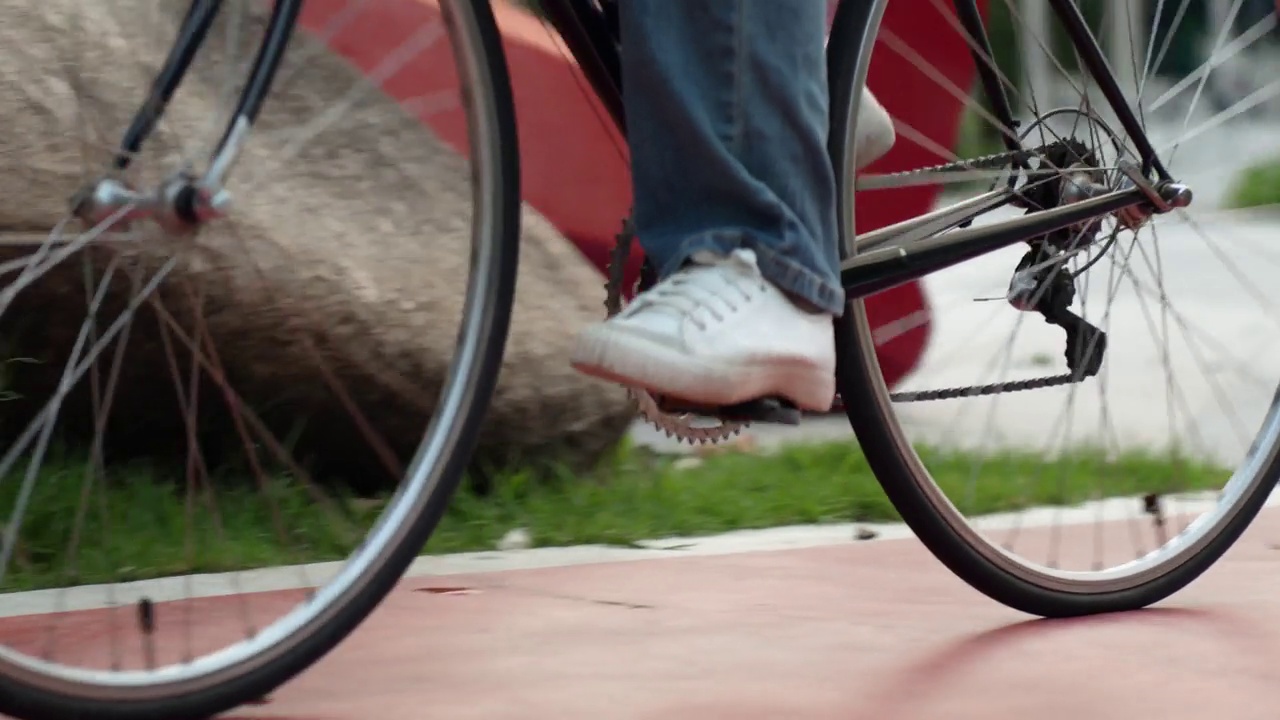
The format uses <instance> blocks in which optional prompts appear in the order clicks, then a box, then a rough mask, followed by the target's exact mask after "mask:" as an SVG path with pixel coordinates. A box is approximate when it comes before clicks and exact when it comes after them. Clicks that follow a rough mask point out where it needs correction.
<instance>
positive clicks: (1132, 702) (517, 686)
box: [0, 510, 1280, 720]
mask: <svg viewBox="0 0 1280 720" xmlns="http://www.w3.org/2000/svg"><path fill="white" fill-rule="evenodd" d="M1134 530H1135V528H1134V527H1133V526H1132V524H1130V523H1124V522H1116V523H1100V524H1094V523H1087V524H1081V525H1069V524H1068V525H1064V526H1058V527H1055V528H1054V529H1049V528H1039V527H1026V528H1023V529H1022V530H1021V531H1020V532H1019V534H1018V539H1017V541H1016V544H1015V549H1016V550H1018V551H1020V552H1023V553H1026V554H1027V555H1028V556H1029V557H1032V558H1042V557H1049V553H1053V556H1054V557H1061V558H1062V562H1063V566H1064V567H1067V568H1084V567H1089V566H1090V564H1091V563H1093V562H1095V561H1101V562H1105V563H1107V564H1112V563H1114V562H1120V561H1124V560H1127V559H1131V558H1132V556H1133V555H1132V554H1133V552H1134V551H1135V550H1136V549H1137V546H1135V538H1134V537H1133V535H1132V533H1133V532H1134ZM1099 531H1101V532H1102V533H1103V534H1102V535H1101V536H1100V535H1099V534H1098V533H1099ZM1277 533H1280V515H1278V514H1277V512H1276V511H1275V510H1265V511H1263V513H1262V515H1260V516H1259V518H1258V520H1257V522H1256V523H1255V525H1254V527H1252V528H1250V529H1249V531H1248V532H1247V533H1246V534H1245V535H1244V537H1243V538H1242V539H1241V540H1240V542H1239V543H1238V544H1237V545H1236V546H1235V547H1234V548H1233V549H1232V551H1231V552H1230V553H1229V554H1228V555H1227V556H1226V558H1225V559H1224V560H1223V561H1222V562H1221V563H1219V565H1218V566H1217V567H1215V568H1214V570H1213V571H1212V572H1210V573H1208V574H1206V575H1205V576H1204V577H1203V578H1201V579H1200V580H1197V581H1196V582H1195V583H1194V584H1193V585H1192V586H1191V587H1190V588H1189V589H1188V590H1186V591H1184V592H1182V593H1180V594H1179V595H1177V596H1175V598H1174V599H1172V600H1170V601H1168V602H1165V603H1162V605H1163V607H1161V608H1158V609H1153V610H1149V611H1145V612H1135V613H1120V614H1115V615H1107V616H1098V617H1092V618H1077V619H1074V620H1058V621H1053V620H1050V621H1038V620H1037V621H1030V620H1029V618H1028V617H1027V616H1026V615H1022V614H1021V613H1017V612H1014V611H1012V610H1008V609H1006V608H1003V607H1001V606H999V605H997V604H996V603H994V602H992V601H991V600H989V599H987V598H985V597H983V596H981V595H979V594H978V593H977V592H974V591H973V590H970V589H969V588H968V587H967V586H965V585H964V584H963V583H961V582H960V581H959V580H957V579H955V578H954V577H952V576H951V574H950V573H948V572H947V570H946V569H945V568H944V567H943V566H942V565H941V564H939V563H938V562H937V561H936V560H934V559H933V558H932V557H931V556H929V554H928V553H927V551H925V549H924V547H923V546H922V545H921V544H920V543H919V542H918V541H916V540H913V539H907V540H886V541H875V542H863V543H854V542H849V543H845V544H843V545H833V546H828V547H817V548H807V549H800V550H780V551H772V552H757V553H740V554H729V555H719V556H711V557H709V556H701V557H699V556H693V557H688V556H686V557H680V558H667V559H660V560H639V561H631V562H603V563H592V564H584V565H579V566H576V567H550V568H541V569H532V570H518V571H509V572H498V573H486V574H473V575H452V576H448V577H434V578H432V577H417V578H410V579H407V580H405V581H404V582H403V583H402V585H401V588H400V589H398V590H396V591H395V592H393V593H392V594H391V595H390V597H388V598H387V600H386V602H384V603H383V604H382V605H380V606H379V607H378V609H377V611H376V612H375V613H374V614H373V616H372V617H371V618H370V619H369V621H368V622H366V623H365V624H364V625H362V626H361V627H360V629H359V630H358V631H357V632H356V633H355V634H354V635H353V636H352V637H351V638H350V639H349V640H347V641H345V642H343V643H342V644H341V645H339V646H338V648H337V649H336V650H335V651H334V652H333V653H332V654H331V655H329V656H328V657H326V658H325V659H324V660H323V661H321V662H319V663H317V664H316V665H315V666H314V667H313V668H311V669H310V670H309V671H307V672H306V673H304V674H302V675H301V676H300V677H298V678H297V679H296V680H294V681H292V682H290V683H288V684H287V685H285V686H284V687H282V688H280V689H279V690H278V691H276V692H274V693H273V694H272V695H271V696H270V698H268V701H267V702H266V703H265V704H255V705H252V706H246V707H241V708H238V709H236V710H233V711H231V712H230V713H228V714H226V715H223V716H221V717H223V718H227V719H231V718H234V719H235V720H272V719H274V720H281V719H282V718H292V719H293V720H319V719H321V718H324V719H325V720H422V719H423V718H448V719H449V720H454V719H457V720H480V719H484V720H544V719H547V720H599V719H600V718H608V720H657V719H659V718H660V719H661V720H704V719H706V718H733V720H776V719H777V718H787V719H791V718H795V719H796V720H828V719H829V720H937V719H941V720H951V719H952V718H954V719H957V720H968V719H981V720H1027V719H1028V718H1036V720H1079V719H1080V718H1089V719H1091V720H1094V719H1096V720H1152V719H1155V718H1159V720H1204V719H1206V718H1208V719H1212V718H1215V717H1216V718H1224V719H1225V718H1230V719H1231V720H1271V719H1272V718H1274V717H1275V713H1276V711H1275V698H1276V686H1277V682H1278V681H1280V672H1278V671H1277V670H1276V668H1277V667H1278V666H1280V619H1278V617H1277V614H1276V612H1275V608H1276V603H1275V597H1276V595H1277V592H1276V591H1280V586H1277V587H1273V585H1277V580H1278V579H1280V574H1277V573H1275V572H1272V571H1268V570H1267V569H1268V568H1274V567H1275V564H1276V551H1275V543H1274V540H1275V538H1276V535H1277ZM1058 549H1060V550H1061V554H1059V551H1058ZM1099 552H1102V553H1103V555H1104V557H1103V558H1101V559H1100V558H1099V557H1098V553H1099ZM417 590H427V592H415V591H417ZM431 590H436V592H432V591H431ZM440 590H445V592H440ZM300 599H301V596H300V594H299V593H297V592H283V593H262V594H256V595H247V596H246V595H241V596H223V597H218V598H206V599H202V600H189V601H179V602H173V603H164V604H162V605H161V606H160V607H159V608H158V609H157V615H156V631H157V635H156V636H154V643H152V645H151V646H152V647H154V649H155V650H156V651H157V653H158V655H157V658H156V662H157V664H161V663H171V662H177V661H180V660H182V659H183V658H184V657H185V655H186V649H187V648H189V647H190V648H192V652H193V654H198V653H201V652H207V651H209V650H211V649H212V648H214V647H219V646H224V645H225V644H226V643H228V642H230V641H232V640H236V639H241V638H243V637H245V633H246V626H247V623H246V614H248V617H252V618H254V619H255V620H256V621H257V622H258V623H259V626H260V627H261V626H262V625H264V624H265V623H267V622H270V621H272V620H274V619H275V618H277V617H279V615H280V613H282V612H284V611H286V610H288V609H289V608H290V607H291V606H292V605H294V604H295V603H297V602H298V601H299V600H300ZM132 610H133V609H132V608H121V609H118V610H106V611H90V612H80V613H69V614H64V615H63V616H61V617H56V618H55V617H51V616H49V615H28V616H22V617H10V618H4V619H0V639H3V640H4V642H5V644H6V645H14V646H16V647H15V649H17V650H20V651H26V652H32V653H35V654H36V655H37V656H43V657H48V658H50V659H51V660H54V661H57V662H63V663H67V664H80V665H81V666H82V667H83V666H84V664H88V665H89V666H90V667H96V668H107V667H111V666H112V664H114V663H113V661H115V662H118V663H119V664H120V665H121V666H122V667H123V668H125V669H138V668H141V667H145V665H143V654H142V648H143V643H142V642H141V640H142V636H141V634H140V633H139V632H138V630H137V628H136V626H135V625H134V624H132V623H131V622H130V620H131V617H132ZM51 632H52V633H53V634H50V633H51ZM192 637H194V643H193V641H192ZM193 645H194V647H193Z"/></svg>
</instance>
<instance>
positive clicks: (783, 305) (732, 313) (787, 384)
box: [572, 250, 836, 411]
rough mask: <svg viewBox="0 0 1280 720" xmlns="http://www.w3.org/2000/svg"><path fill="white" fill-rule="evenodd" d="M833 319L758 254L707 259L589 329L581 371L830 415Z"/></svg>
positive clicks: (714, 400) (690, 397)
mask: <svg viewBox="0 0 1280 720" xmlns="http://www.w3.org/2000/svg"><path fill="white" fill-rule="evenodd" d="M831 320H832V317H831V315H828V314H823V313H813V312H808V311H806V310H803V309H801V308H800V307H798V306H796V305H795V304H794V303H793V302H792V301H791V300H790V299H789V298H788V297H787V296H786V295H784V294H783V293H782V292H781V291H780V290H778V289H777V288H776V287H774V286H773V285H772V284H771V283H769V282H768V281H766V280H765V279H764V277H763V276H762V275H761V274H760V269H759V267H757V265H756V256H755V253H754V252H752V251H751V250H735V251H734V252H733V253H731V254H730V255H729V257H727V258H711V257H702V258H699V259H698V260H697V261H696V262H695V263H693V264H690V265H689V266H688V267H686V268H684V269H682V270H680V271H679V272H677V273H675V274H674V275H672V276H671V277H669V278H667V279H665V280H663V281H662V282H660V283H658V284H657V285H655V286H654V287H653V288H652V289H650V290H648V291H646V292H644V293H642V294H640V295H639V296H637V297H636V299H635V300H634V301H632V303H631V304H630V305H628V306H627V307H626V309H624V310H623V311H622V312H621V313H619V314H617V315H615V316H614V317H612V318H610V319H609V320H606V321H605V322H603V323H598V324H596V325H593V326H591V327H588V328H587V329H586V330H584V331H583V332H582V333H581V334H580V335H579V336H578V339H577V344H576V346H575V347H574V350H573V358H572V362H573V367H574V368H576V369H577V370H579V371H580V372H583V373H585V374H587V375H591V376H593V377H597V378H601V379H604V380H610V381H613V382H617V383H620V384H623V385H628V386H632V387H639V388H642V389H644V390H648V391H649V392H650V393H653V394H657V395H664V396H670V397H675V398H680V399H681V400H685V401H688V402H691V403H695V404H697V405H703V406H712V407H723V406H729V405H737V404H739V403H744V402H748V401H751V400H757V399H760V398H765V397H782V398H785V399H787V400H789V401H791V402H792V403H794V404H795V405H796V406H797V407H799V408H800V409H802V410H809V411H825V410H827V409H828V408H830V406H831V401H832V398H833V397H834V396H835V365H836V351H835V337H834V331H833V329H832V324H831Z"/></svg>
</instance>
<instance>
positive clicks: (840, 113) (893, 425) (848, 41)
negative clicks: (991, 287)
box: [828, 0, 1280, 617]
mask: <svg viewBox="0 0 1280 720" xmlns="http://www.w3.org/2000/svg"><path fill="white" fill-rule="evenodd" d="M885 1H887V0H885ZM900 1H902V0H900ZM872 6H878V7H872ZM882 9H883V3H882V2H879V3H863V2H842V3H840V6H839V8H838V10H837V13H836V17H835V21H834V25H833V28H832V32H831V40H830V44H829V47H828V73H829V75H828V77H829V82H830V92H831V143H830V152H831V158H832V162H833V164H834V166H835V168H836V175H837V178H838V179H839V180H838V182H840V183H842V185H845V184H847V183H848V181H849V180H851V177H847V176H846V175H847V174H846V173H845V172H844V169H845V168H848V167H852V165H851V163H849V162H846V154H847V153H848V152H849V151H850V150H851V148H849V143H848V139H849V138H851V137H853V127H852V126H853V123H854V121H855V119H856V114H855V113H854V111H855V109H856V108H855V107H854V103H855V102H856V100H857V97H858V94H859V93H860V91H861V88H862V86H863V83H864V82H865V76H866V67H864V66H863V64H864V60H865V59H864V58H863V52H862V49H863V48H862V44H863V42H864V41H865V42H873V41H874V36H875V33H876V32H877V31H878V26H879V22H880V17H879V13H880V12H881V11H882ZM864 38H865V40H864ZM868 57H869V53H868ZM853 195H854V194H853V192H852V191H851V190H842V191H841V192H840V193H839V197H840V198H841V201H842V203H844V207H842V208H841V223H840V227H841V233H842V236H843V237H848V235H850V234H852V232H853V230H852V228H853V224H852V218H853V213H854V208H853V204H854V203H853ZM870 338H871V328H870V325H869V324H868V322H867V317H866V313H865V309H864V306H863V303H862V301H860V300H859V301H854V302H851V303H850V304H849V308H848V311H847V312H846V313H845V315H844V316H843V317H842V318H841V319H840V320H838V321H837V322H836V347H837V352H838V354H839V355H838V362H837V384H838V387H839V391H840V395H841V397H842V399H843V401H844V406H845V412H846V414H847V415H848V417H849V422H850V424H851V425H852V426H853V430H854V432H855V434H856V435H857V438H858V442H859V444H860V445H861V448H862V452H863V453H864V454H865V456H866V458H867V463H868V464H869V465H870V467H871V469H872V471H873V472H874V473H875V475H876V477H877V478H878V479H879V482H880V484H881V486H882V487H883V488H884V491H885V493H886V495H887V496H888V497H889V500H890V501H891V502H892V503H893V505H894V507H895V508H896V509H897V510H898V512H899V514H900V515H901V516H902V519H903V521H904V522H905V523H906V524H907V525H908V526H909V527H910V528H911V530H912V531H913V532H914V533H915V535H916V536H917V537H918V538H919V539H920V541H921V542H922V543H923V544H924V545H925V547H927V548H928V549H929V551H930V552H931V553H933V555H934V556H936V557H937V558H938V559H939V560H940V561H942V563H943V564H944V565H945V566H946V567H947V568H948V569H949V570H951V571H952V572H953V573H955V574H956V575H957V576H958V577H959V578H961V579H962V580H964V581H965V582H966V583H968V584H969V585H971V586H972V587H973V588H974V589H976V590H978V591H979V592H981V593H983V594H984V595H986V596H988V597H990V598H991V599H993V600H995V601H997V602H999V603H1002V604H1004V605H1006V606H1008V607H1011V608H1014V609H1016V610H1020V611H1022V612H1025V613H1029V614H1031V615H1039V616H1043V617H1069V616H1080V615H1090V614H1097V613H1106V612H1119V611H1125V610H1135V609H1138V608H1143V607H1146V606H1148V605H1151V604H1152V603H1155V602H1158V601H1160V600H1163V599H1164V598H1166V597H1168V596H1170V595H1172V594H1173V593H1175V592H1177V591H1178V590H1180V589H1182V588H1183V587H1185V586H1186V585H1187V584H1188V583H1190V582H1191V581H1193V580H1195V579H1196V578H1197V577H1199V576H1200V574H1201V573H1203V572H1205V571H1206V570H1208V569H1209V567H1210V566H1212V565H1213V563H1214V562H1215V561H1217V560H1218V558H1220V557H1221V556H1222V554H1223V553H1225V552H1226V551H1227V549H1229V548H1230V547H1231V545H1232V544H1233V543H1234V542H1235V541H1236V540H1237V539H1238V538H1239V537H1240V535H1241V534H1242V533H1243V532H1244V530H1245V529H1246V528H1247V527H1248V526H1249V523H1250V522H1252V520H1253V519H1254V518H1255V517H1256V516H1257V514H1258V512H1259V510H1261V508H1262V507H1263V505H1264V504H1265V502H1266V500H1267V498H1268V497H1269V496H1270V494H1271V490H1272V488H1273V487H1274V486H1275V484H1276V480H1277V479H1278V478H1280V457H1278V455H1280V442H1276V441H1275V438H1273V439H1272V442H1270V443H1269V444H1266V447H1264V448H1263V450H1264V453H1260V454H1258V455H1256V456H1254V457H1253V458H1252V460H1253V466H1254V467H1255V470H1254V472H1253V473H1252V475H1251V476H1249V477H1244V478H1233V480H1232V482H1236V481H1237V480H1238V481H1241V487H1240V488H1239V491H1240V492H1239V494H1238V496H1237V497H1238V498H1239V499H1238V501H1237V502H1236V503H1235V504H1234V506H1233V507H1231V508H1230V512H1229V513H1228V514H1226V515H1224V517H1223V518H1222V520H1221V522H1220V523H1218V524H1217V525H1216V526H1214V527H1213V528H1211V529H1210V530H1209V531H1208V532H1206V533H1205V535H1204V537H1203V538H1202V540H1201V542H1199V543H1198V545H1192V546H1190V547H1189V548H1188V549H1187V551H1186V552H1184V553H1182V554H1180V555H1178V556H1174V557H1171V558H1170V559H1169V561H1168V562H1167V563H1164V564H1163V565H1162V567H1161V569H1160V572H1159V573H1158V574H1154V577H1152V578H1150V579H1149V580H1147V581H1145V582H1141V583H1140V584H1136V585H1133V586H1131V587H1127V588H1124V589H1121V590H1116V591H1105V590H1101V589H1098V590H1094V591H1091V592H1079V591H1075V592H1072V591H1068V590H1064V589H1062V588H1061V587H1052V586H1050V583H1049V582H1048V581H1047V580H1046V581H1045V582H1036V581H1034V580H1033V579H1028V578H1027V577H1026V575H1025V574H1022V575H1020V574H1015V573H1014V572H1011V571H1010V569H1009V567H1008V565H1006V564H1004V563H1001V562H999V561H998V560H997V558H998V556H999V550H998V549H997V548H995V547H994V546H991V545H989V544H987V543H986V542H985V541H981V540H976V539H974V538H973V537H972V536H967V535H966V533H965V530H966V529H967V528H966V527H964V520H963V518H961V517H960V516H959V513H958V512H957V511H956V510H955V508H954V506H952V505H951V504H950V503H949V502H948V501H947V500H946V498H945V497H942V496H941V492H940V491H937V490H936V486H934V485H933V481H932V479H931V478H930V477H929V476H928V472H927V471H926V470H925V469H924V467H923V463H922V462H921V461H920V459H919V458H918V457H917V456H916V454H915V452H914V451H913V450H912V449H911V448H910V445H909V444H907V443H906V442H905V440H904V438H903V437H902V433H901V428H900V427H899V424H898V420H897V418H896V416H895V415H894V412H893V406H892V403H891V402H890V400H889V393H888V390H887V388H886V386H885V382H884V378H883V376H882V375H881V372H880V368H879V363H878V362H877V360H876V354H875V350H874V344H873V343H872V342H871V340H870ZM1278 415H1280V411H1278V409H1277V403H1276V402H1274V401H1273V403H1272V405H1271V410H1270V413H1269V415H1268V418H1267V422H1266V423H1265V427H1271V428H1274V426H1275V425H1276V424H1277V423H1278V422H1280V419H1278ZM1257 445H1258V443H1257V442H1256V441H1255V449H1256V448H1257ZM931 491H932V492H931Z"/></svg>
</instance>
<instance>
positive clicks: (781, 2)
mask: <svg viewBox="0 0 1280 720" xmlns="http://www.w3.org/2000/svg"><path fill="white" fill-rule="evenodd" d="M618 10H619V12H620V24H621V35H622V78H623V81H622V84H623V94H624V101H625V107H626V114H627V132H628V139H629V143H630V146H631V172H632V179H633V185H634V188H635V224H636V229H637V231H638V235H639V239H640V244H641V246H642V247H643V248H644V250H645V253H646V254H647V255H648V257H649V259H650V261H651V262H652V263H653V265H654V267H655V268H656V269H657V271H658V274H659V276H660V277H666V276H667V275H669V274H671V273H672V272H675V271H676V270H678V269H679V268H680V267H681V266H682V265H684V264H685V263H686V262H688V261H689V259H690V257H691V256H692V255H693V254H694V253H697V252H699V251H713V252H717V253H719V254H728V253H729V252H730V251H732V250H734V249H736V248H749V249H751V250H753V251H754V252H755V254H756V258H757V261H758V263H759V265H760V270H761V272H762V273H763V274H764V276H765V278H766V279H767V280H769V281H770V282H772V283H773V284H774V285H776V286H777V287H778V288H779V289H781V290H783V291H784V292H786V293H788V294H790V295H791V296H793V297H795V298H798V299H800V300H803V301H806V302H807V303H809V304H811V305H813V306H815V307H816V308H817V309H820V310H823V311H826V312H830V313H835V314H840V313H841V312H842V311H843V309H844V290H843V289H842V288H841V286H840V273H839V257H838V250H837V244H838V238H837V234H836V188H835V176H834V173H833V171H832V168H831V162H830V160H829V159H828V156H827V130H828V124H829V120H828V114H827V113H828V97H827V65H826V57H825V48H824V39H825V37H826V20H827V3H826V2H823V1H822V0H621V1H620V2H619V3H618Z"/></svg>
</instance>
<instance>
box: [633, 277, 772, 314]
mask: <svg viewBox="0 0 1280 720" xmlns="http://www.w3.org/2000/svg"><path fill="white" fill-rule="evenodd" d="M726 265H727V266H728V267H726ZM726 270H727V272H726ZM753 286H754V288H753ZM752 289H757V290H767V289H768V286H767V285H766V284H765V281H764V278H762V277H760V275H759V274H758V273H752V272H750V271H749V270H748V269H747V268H745V267H741V266H739V264H738V263H737V262H734V261H733V260H729V261H727V262H725V263H724V264H720V265H695V266H693V267H690V268H687V269H685V270H683V271H681V272H680V273H678V274H676V275H673V276H671V277H670V278H668V279H667V280H666V281H664V282H661V283H659V284H658V285H656V286H655V287H654V288H653V289H651V290H649V292H646V293H644V294H643V295H641V296H640V297H639V298H637V301H638V302H639V303H641V304H642V305H641V307H649V308H668V309H671V310H674V311H676V312H678V313H682V314H684V315H685V317H688V318H689V321H690V322H692V323H693V324H694V326H695V327H697V328H698V329H699V330H706V329H707V324H706V322H705V320H704V319H703V318H702V317H700V313H699V311H703V312H705V313H706V314H708V315H710V316H711V318H712V319H713V320H715V321H716V322H724V320H725V318H726V313H725V312H722V309H721V308H723V309H724V310H727V312H728V313H735V312H738V310H739V309H740V307H741V303H742V302H744V301H745V302H750V300H751V298H752V292H751V290H752ZM638 309H640V308H639V307H637V310H638Z"/></svg>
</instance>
